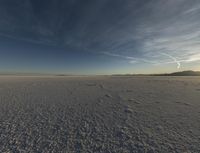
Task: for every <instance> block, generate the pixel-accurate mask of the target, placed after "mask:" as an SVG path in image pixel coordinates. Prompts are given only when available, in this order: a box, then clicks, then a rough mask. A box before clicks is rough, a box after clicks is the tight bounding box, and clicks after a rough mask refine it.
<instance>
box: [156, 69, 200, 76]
mask: <svg viewBox="0 0 200 153" xmlns="http://www.w3.org/2000/svg"><path fill="white" fill-rule="evenodd" d="M153 76H200V71H191V70H189V71H181V72H173V73H166V74H153Z"/></svg>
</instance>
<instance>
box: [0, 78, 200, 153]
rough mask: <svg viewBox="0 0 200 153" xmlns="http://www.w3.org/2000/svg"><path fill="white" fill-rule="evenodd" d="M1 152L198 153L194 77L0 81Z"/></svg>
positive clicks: (199, 98)
mask: <svg viewBox="0 0 200 153" xmlns="http://www.w3.org/2000/svg"><path fill="white" fill-rule="evenodd" d="M0 152H1V153H48V152H51V153H60V152H61V153H200V77H132V76H96V77H95V76H93V77H62V76H61V77H45V76H41V77H30V76H29V77H22V76H20V77H17V76H9V77H8V76H1V77H0Z"/></svg>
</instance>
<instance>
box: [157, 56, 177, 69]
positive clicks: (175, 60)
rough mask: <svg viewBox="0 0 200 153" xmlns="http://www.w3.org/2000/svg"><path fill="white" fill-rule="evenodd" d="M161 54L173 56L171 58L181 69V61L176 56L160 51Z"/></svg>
mask: <svg viewBox="0 0 200 153" xmlns="http://www.w3.org/2000/svg"><path fill="white" fill-rule="evenodd" d="M160 54H161V55H164V56H167V57H169V58H171V59H172V60H173V61H174V63H176V64H177V69H180V67H181V63H180V61H178V60H177V59H176V58H175V57H173V56H171V55H169V54H166V53H160Z"/></svg>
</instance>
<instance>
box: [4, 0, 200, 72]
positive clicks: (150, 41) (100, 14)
mask: <svg viewBox="0 0 200 153" xmlns="http://www.w3.org/2000/svg"><path fill="white" fill-rule="evenodd" d="M199 65H200V1H199V0H190V1H189V0H167V1H166V0H84V1H83V0H17V1H16V0H0V72H1V73H4V72H30V73H51V74H52V73H64V74H116V73H118V74H119V73H164V72H172V71H181V70H188V69H191V70H200V66H199Z"/></svg>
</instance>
